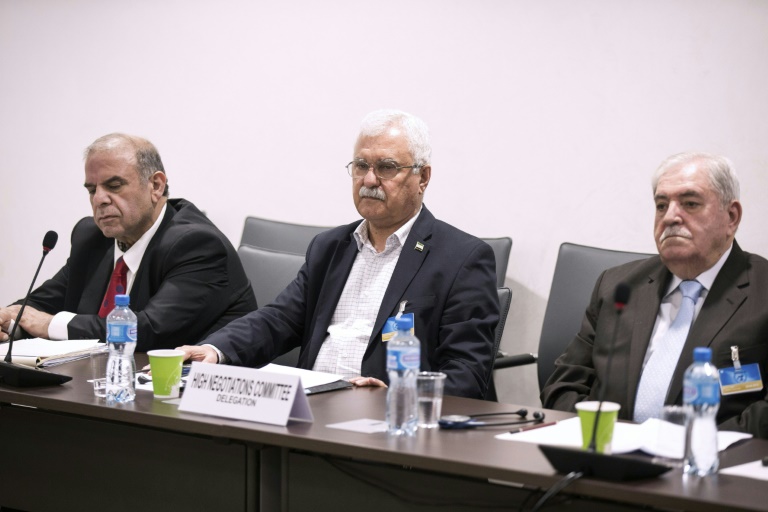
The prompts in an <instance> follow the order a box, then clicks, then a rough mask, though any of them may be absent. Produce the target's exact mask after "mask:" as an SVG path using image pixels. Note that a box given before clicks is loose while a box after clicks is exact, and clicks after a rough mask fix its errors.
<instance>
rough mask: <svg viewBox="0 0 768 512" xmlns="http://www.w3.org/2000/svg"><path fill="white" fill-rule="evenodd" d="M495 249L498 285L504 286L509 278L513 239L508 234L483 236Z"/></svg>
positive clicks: (483, 239)
mask: <svg viewBox="0 0 768 512" xmlns="http://www.w3.org/2000/svg"><path fill="white" fill-rule="evenodd" d="M480 240H482V241H483V242H485V243H487V244H488V245H490V246H491V249H493V255H494V256H495V257H496V286H498V287H499V288H501V287H503V286H504V281H505V279H506V278H507V265H509V253H510V252H511V251H512V239H511V238H509V237H508V236H505V237H501V238H481V239H480Z"/></svg>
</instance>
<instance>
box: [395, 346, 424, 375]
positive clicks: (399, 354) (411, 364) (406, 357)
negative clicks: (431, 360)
mask: <svg viewBox="0 0 768 512" xmlns="http://www.w3.org/2000/svg"><path fill="white" fill-rule="evenodd" d="M420 352H421V351H420V349H419V347H393V346H392V345H390V346H389V348H388V350H387V370H388V371H400V370H418V369H419V365H420V364H421V353H420Z"/></svg>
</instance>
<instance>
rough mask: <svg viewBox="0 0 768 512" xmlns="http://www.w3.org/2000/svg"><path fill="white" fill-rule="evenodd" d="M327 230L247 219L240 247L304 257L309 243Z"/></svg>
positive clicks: (267, 220)
mask: <svg viewBox="0 0 768 512" xmlns="http://www.w3.org/2000/svg"><path fill="white" fill-rule="evenodd" d="M329 229H330V228H329V227H327V226H307V225H304V224H291V223H290V222H280V221H276V220H269V219H261V218H259V217H247V218H246V219H245V226H244V227H243V236H242V238H241V239H240V245H250V246H251V247H261V248H262V249H269V250H272V251H279V252H288V253H292V254H300V255H301V256H302V257H304V255H305V254H306V253H307V247H308V246H309V242H311V241H312V239H313V238H314V237H315V235H317V234H319V233H322V232H323V231H327V230H329ZM287 284H288V283H286V285H287Z"/></svg>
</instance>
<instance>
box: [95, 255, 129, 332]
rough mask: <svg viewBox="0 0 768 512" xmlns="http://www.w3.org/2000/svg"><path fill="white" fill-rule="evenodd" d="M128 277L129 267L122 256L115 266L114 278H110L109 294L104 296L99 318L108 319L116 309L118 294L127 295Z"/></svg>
mask: <svg viewBox="0 0 768 512" xmlns="http://www.w3.org/2000/svg"><path fill="white" fill-rule="evenodd" d="M127 275H128V266H127V265H126V264H125V262H124V261H123V257H122V256H120V258H118V260H117V263H116V264H115V270H113V271H112V277H111V278H109V286H108V287H107V293H105V294H104V300H103V301H102V303H101V308H100V309H99V317H101V318H107V315H108V314H110V313H111V312H112V310H113V309H115V295H116V294H118V293H125V286H126V283H127V279H126V277H127Z"/></svg>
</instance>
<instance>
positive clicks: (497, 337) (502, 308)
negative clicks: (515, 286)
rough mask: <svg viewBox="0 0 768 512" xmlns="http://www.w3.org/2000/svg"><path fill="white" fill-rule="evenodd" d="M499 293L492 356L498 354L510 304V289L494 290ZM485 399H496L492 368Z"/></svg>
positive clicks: (494, 356)
mask: <svg viewBox="0 0 768 512" xmlns="http://www.w3.org/2000/svg"><path fill="white" fill-rule="evenodd" d="M496 291H497V292H498V294H499V323H498V324H496V331H495V332H494V335H493V358H494V359H496V356H497V355H498V354H499V347H500V346H501V336H502V335H503V334H504V325H505V324H506V323H507V315H508V314H509V306H510V304H512V290H510V289H509V288H498V289H497V290H496ZM485 399H486V400H492V401H494V402H496V401H498V397H497V396H496V385H495V384H494V382H493V370H491V376H490V378H489V380H488V392H487V393H486V394H485Z"/></svg>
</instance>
